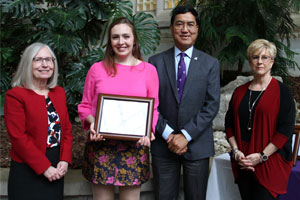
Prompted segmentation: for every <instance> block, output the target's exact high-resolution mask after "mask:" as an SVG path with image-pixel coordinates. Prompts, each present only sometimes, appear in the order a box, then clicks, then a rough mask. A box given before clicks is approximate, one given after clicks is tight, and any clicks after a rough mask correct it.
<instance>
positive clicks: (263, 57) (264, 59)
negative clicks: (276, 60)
mask: <svg viewBox="0 0 300 200" xmlns="http://www.w3.org/2000/svg"><path fill="white" fill-rule="evenodd" d="M259 58H260V59H261V62H262V63H268V62H270V60H273V58H272V57H271V56H265V55H263V56H261V57H260V56H251V59H252V61H255V62H258V61H259Z"/></svg>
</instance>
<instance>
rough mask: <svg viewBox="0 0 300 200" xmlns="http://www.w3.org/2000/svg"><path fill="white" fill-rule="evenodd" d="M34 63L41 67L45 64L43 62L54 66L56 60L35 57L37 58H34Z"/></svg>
mask: <svg viewBox="0 0 300 200" xmlns="http://www.w3.org/2000/svg"><path fill="white" fill-rule="evenodd" d="M33 61H34V62H36V63H37V64H39V65H41V64H43V61H45V62H46V63H47V65H52V64H53V63H54V61H55V59H54V58H52V57H46V58H42V57H35V58H33Z"/></svg>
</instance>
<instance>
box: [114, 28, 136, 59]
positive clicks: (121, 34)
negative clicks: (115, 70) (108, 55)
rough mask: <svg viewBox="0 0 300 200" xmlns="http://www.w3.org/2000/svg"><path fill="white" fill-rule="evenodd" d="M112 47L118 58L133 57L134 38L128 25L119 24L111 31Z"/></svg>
mask: <svg viewBox="0 0 300 200" xmlns="http://www.w3.org/2000/svg"><path fill="white" fill-rule="evenodd" d="M110 41H111V47H112V49H113V51H114V53H115V56H116V57H120V58H124V57H128V56H130V55H132V49H133V45H134V36H133V33H132V30H131V28H130V27H129V26H128V25H127V24H117V25H115V26H114V27H113V28H112V29H111V34H110Z"/></svg>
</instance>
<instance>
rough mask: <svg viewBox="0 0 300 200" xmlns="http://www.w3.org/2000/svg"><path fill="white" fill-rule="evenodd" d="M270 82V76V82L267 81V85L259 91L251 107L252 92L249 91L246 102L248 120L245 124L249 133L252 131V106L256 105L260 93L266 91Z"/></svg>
mask: <svg viewBox="0 0 300 200" xmlns="http://www.w3.org/2000/svg"><path fill="white" fill-rule="evenodd" d="M271 80H272V76H271V78H270V80H269V81H268V83H267V85H266V86H265V87H264V88H263V89H262V91H260V93H259V94H258V96H257V97H256V99H255V100H254V101H253V103H252V105H251V95H252V90H250V94H249V102H248V106H249V120H248V124H247V129H248V131H251V129H252V111H253V108H254V105H255V104H256V102H257V100H258V99H259V97H260V96H261V95H262V93H263V92H264V91H265V90H266V88H267V87H268V85H269V84H270V82H271Z"/></svg>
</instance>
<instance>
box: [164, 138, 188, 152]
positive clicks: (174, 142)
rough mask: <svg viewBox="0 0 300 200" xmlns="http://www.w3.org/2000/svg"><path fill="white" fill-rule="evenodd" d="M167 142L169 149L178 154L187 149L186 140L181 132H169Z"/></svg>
mask: <svg viewBox="0 0 300 200" xmlns="http://www.w3.org/2000/svg"><path fill="white" fill-rule="evenodd" d="M167 143H168V144H169V145H168V148H169V149H170V151H172V152H174V153H176V154H178V155H182V154H184V153H185V152H186V151H187V144H188V141H187V139H186V138H185V136H184V135H183V134H182V133H180V134H170V135H169V137H168V140H167Z"/></svg>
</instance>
